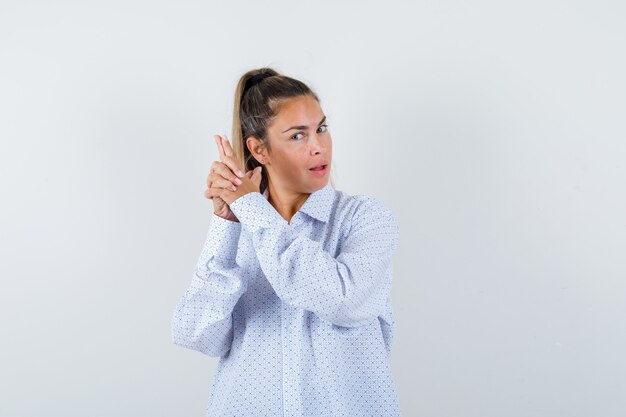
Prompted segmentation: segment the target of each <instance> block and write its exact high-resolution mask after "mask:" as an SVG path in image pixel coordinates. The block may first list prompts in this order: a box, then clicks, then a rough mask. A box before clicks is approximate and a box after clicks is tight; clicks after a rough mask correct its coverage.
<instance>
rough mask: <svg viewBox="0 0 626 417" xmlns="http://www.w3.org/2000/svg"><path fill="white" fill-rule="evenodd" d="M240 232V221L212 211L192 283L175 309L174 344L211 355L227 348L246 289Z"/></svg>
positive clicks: (221, 354) (172, 330)
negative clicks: (236, 309) (238, 257)
mask: <svg viewBox="0 0 626 417" xmlns="http://www.w3.org/2000/svg"><path fill="white" fill-rule="evenodd" d="M240 232H241V224H240V223H239V222H234V221H230V220H227V219H224V218H222V217H219V216H218V215H216V214H213V216H212V218H211V224H210V227H209V232H208V235H207V238H206V241H205V243H204V245H203V248H202V252H201V253H200V257H199V259H198V262H197V264H196V267H195V271H194V273H193V277H192V280H191V285H190V286H189V287H188V288H187V290H186V292H185V293H184V295H183V296H182V298H181V299H180V301H179V302H178V304H177V305H176V307H175V309H174V314H173V317H172V320H171V334H172V341H173V343H174V344H176V345H179V346H182V347H185V348H189V349H194V350H197V351H199V352H202V353H204V354H206V355H208V356H213V357H217V356H223V355H224V354H226V353H227V352H228V351H229V350H230V346H231V342H232V338H233V321H232V312H233V309H234V307H235V305H236V304H237V301H238V300H239V298H240V297H241V295H242V294H243V293H244V292H245V291H246V289H247V279H246V277H245V274H244V273H243V271H242V269H241V268H240V267H239V266H238V265H237V263H236V254H237V246H238V243H239V236H240Z"/></svg>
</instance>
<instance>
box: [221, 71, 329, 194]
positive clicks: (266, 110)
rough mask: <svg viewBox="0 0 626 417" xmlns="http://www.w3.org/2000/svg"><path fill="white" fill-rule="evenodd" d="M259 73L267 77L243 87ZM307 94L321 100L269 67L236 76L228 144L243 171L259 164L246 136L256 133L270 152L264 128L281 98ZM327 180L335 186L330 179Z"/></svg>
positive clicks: (263, 184) (264, 176) (265, 180)
mask: <svg viewBox="0 0 626 417" xmlns="http://www.w3.org/2000/svg"><path fill="white" fill-rule="evenodd" d="M259 74H263V75H266V76H267V77H266V78H263V79H261V81H259V82H256V84H252V86H251V87H249V88H248V89H247V90H245V87H246V81H248V80H249V79H250V78H252V77H253V76H255V75H259ZM244 93H245V94H244ZM307 95H308V96H311V97H313V98H315V99H316V100H317V101H318V102H320V99H319V97H318V96H317V94H315V92H313V90H312V89H311V88H309V87H308V86H307V85H306V84H305V83H303V82H302V81H299V80H296V79H294V78H291V77H288V76H286V75H282V74H279V73H278V71H276V70H275V69H273V68H270V67H262V68H257V69H253V70H250V71H248V72H246V73H245V74H243V75H242V76H241V78H239V82H238V83H237V88H236V89H235V97H234V110H233V129H232V136H231V138H232V141H231V143H232V146H233V151H234V152H235V156H236V158H237V160H238V161H239V163H240V164H241V165H243V167H244V172H247V171H251V170H253V169H254V168H256V167H257V166H259V165H262V164H261V163H259V161H257V160H256V159H255V158H254V156H253V155H252V153H251V152H250V150H249V149H248V146H247V145H246V139H247V138H248V137H250V136H255V137H256V138H258V139H259V140H261V141H262V142H263V144H264V146H265V148H266V149H267V151H270V143H269V137H268V136H267V127H268V126H269V125H270V123H271V121H272V120H273V119H274V117H275V116H276V115H277V114H278V113H279V112H280V105H281V102H282V100H284V99H287V98H292V97H300V96H307ZM331 165H332V162H331ZM261 172H262V178H261V185H260V191H261V193H263V192H264V191H265V189H266V188H267V186H268V181H269V179H268V178H269V177H268V172H267V170H266V169H263V170H262V171H261ZM331 176H332V172H331ZM330 182H331V184H333V187H334V183H333V180H332V178H331V179H330Z"/></svg>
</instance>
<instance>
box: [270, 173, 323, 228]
mask: <svg viewBox="0 0 626 417" xmlns="http://www.w3.org/2000/svg"><path fill="white" fill-rule="evenodd" d="M267 194H268V189H267V188H266V189H265V191H263V196H265V198H266V199H267ZM334 197H335V188H334V187H333V185H332V184H331V183H330V181H329V182H328V183H327V184H326V185H325V186H324V187H322V188H320V189H319V190H315V191H313V192H312V193H311V194H310V195H309V197H308V198H307V199H306V201H305V202H304V204H302V206H301V207H300V210H298V211H301V212H303V213H306V214H308V215H309V216H311V217H313V218H315V219H317V220H320V221H323V222H327V221H328V218H329V217H330V211H331V209H332V207H333V203H334V200H335V198H334Z"/></svg>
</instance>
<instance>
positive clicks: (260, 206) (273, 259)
mask: <svg viewBox="0 0 626 417" xmlns="http://www.w3.org/2000/svg"><path fill="white" fill-rule="evenodd" d="M364 197H366V198H364V199H363V200H362V201H361V203H360V205H359V206H358V207H357V208H356V210H355V212H354V216H353V218H352V221H351V226H350V230H349V232H348V235H347V236H346V238H345V241H344V242H343V244H342V247H341V248H340V253H339V254H338V256H337V257H333V256H332V255H331V254H330V253H328V252H327V251H325V250H324V249H323V247H322V243H321V242H318V241H315V240H312V239H310V238H308V237H306V236H304V235H303V234H301V233H299V232H297V231H296V230H295V229H294V228H293V227H292V226H291V225H290V224H289V223H288V222H287V221H286V220H285V219H284V218H283V217H282V216H281V215H280V214H279V213H278V212H277V211H276V210H275V209H274V207H273V206H272V205H271V204H270V203H269V201H267V199H266V198H265V197H264V196H263V195H261V194H260V193H258V192H252V193H247V194H244V195H243V196H241V197H239V198H238V199H237V200H235V201H233V202H232V203H231V205H230V208H231V210H232V211H233V213H235V215H236V216H237V218H238V219H239V221H240V222H241V224H242V225H243V227H244V228H246V229H247V230H249V231H250V232H251V233H252V243H253V247H254V250H255V252H256V254H257V258H258V260H259V264H260V266H261V269H262V270H263V273H264V274H265V276H266V277H267V279H268V281H269V282H270V284H271V285H272V287H273V288H274V291H275V292H276V294H277V295H278V297H280V298H281V299H282V300H283V301H284V302H286V303H288V304H291V305H293V306H297V307H300V308H302V309H305V310H309V311H312V312H314V313H315V314H317V315H318V316H319V317H321V318H322V319H325V320H327V321H330V322H332V323H333V324H335V325H338V326H345V327H357V326H361V325H365V324H367V323H369V322H371V320H373V319H375V318H376V317H378V316H379V315H380V314H382V313H383V312H384V309H385V308H386V303H387V300H388V297H389V294H390V291H391V281H392V256H393V253H394V251H395V249H396V246H397V242H398V226H397V222H396V219H395V217H394V214H393V212H392V210H391V209H389V208H387V207H386V206H385V205H384V204H383V203H382V202H381V201H380V200H378V199H376V198H374V197H369V196H364Z"/></svg>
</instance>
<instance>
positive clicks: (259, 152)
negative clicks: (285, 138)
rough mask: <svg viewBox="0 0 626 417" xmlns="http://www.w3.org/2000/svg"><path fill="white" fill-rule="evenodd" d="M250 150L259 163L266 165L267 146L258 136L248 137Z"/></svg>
mask: <svg viewBox="0 0 626 417" xmlns="http://www.w3.org/2000/svg"><path fill="white" fill-rule="evenodd" d="M246 146H247V147H248V150H249V151H250V153H251V154H252V156H253V157H254V159H256V160H257V161H258V162H259V163H261V164H264V163H265V162H266V159H267V155H266V153H267V152H266V149H265V144H264V143H263V141H261V140H260V139H259V138H257V137H256V136H248V138H247V139H246Z"/></svg>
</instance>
